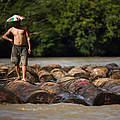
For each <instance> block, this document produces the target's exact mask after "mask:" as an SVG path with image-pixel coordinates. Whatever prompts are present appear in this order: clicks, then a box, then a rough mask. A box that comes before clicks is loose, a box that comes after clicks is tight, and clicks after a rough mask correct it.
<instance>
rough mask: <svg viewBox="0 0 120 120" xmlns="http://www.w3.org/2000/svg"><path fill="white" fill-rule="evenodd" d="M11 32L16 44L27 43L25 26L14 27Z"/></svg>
mask: <svg viewBox="0 0 120 120" xmlns="http://www.w3.org/2000/svg"><path fill="white" fill-rule="evenodd" d="M11 33H12V34H13V36H14V44H15V45H26V30H25V27H20V28H15V27H12V29H11Z"/></svg>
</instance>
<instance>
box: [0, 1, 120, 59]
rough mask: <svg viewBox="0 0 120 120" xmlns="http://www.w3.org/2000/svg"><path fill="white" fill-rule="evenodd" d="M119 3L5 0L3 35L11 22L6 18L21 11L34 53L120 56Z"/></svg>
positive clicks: (2, 3) (2, 6)
mask: <svg viewBox="0 0 120 120" xmlns="http://www.w3.org/2000/svg"><path fill="white" fill-rule="evenodd" d="M119 6H120V4H119V0H26V1H25V0H2V1H0V12H1V14H0V28H1V29H0V36H1V35H2V34H3V33H4V32H6V31H7V29H8V28H9V27H11V26H12V24H10V23H9V24H8V23H6V20H7V19H8V18H9V17H10V16H12V15H13V14H19V15H22V16H24V17H25V18H26V19H25V20H23V22H22V24H23V25H27V26H28V28H29V31H30V35H31V43H32V56H119V55H120V53H119V44H120V42H119V39H120V31H119V29H120V14H119V13H120V7H119ZM2 44H6V42H5V41H4V40H2V39H0V46H2ZM7 44H8V43H7ZM8 45H9V44H8ZM8 48H9V47H8ZM1 49H2V50H4V49H5V50H6V47H1ZM1 55H2V54H1V53H0V57H2V56H1ZM8 55H9V54H8V53H7V52H6V56H8Z"/></svg>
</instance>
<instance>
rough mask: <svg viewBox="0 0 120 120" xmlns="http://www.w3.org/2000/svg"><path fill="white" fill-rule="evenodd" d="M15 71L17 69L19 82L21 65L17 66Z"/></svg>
mask: <svg viewBox="0 0 120 120" xmlns="http://www.w3.org/2000/svg"><path fill="white" fill-rule="evenodd" d="M15 69H16V73H17V79H16V80H19V79H20V67H19V65H15Z"/></svg>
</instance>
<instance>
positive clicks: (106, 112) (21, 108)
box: [0, 57, 120, 120]
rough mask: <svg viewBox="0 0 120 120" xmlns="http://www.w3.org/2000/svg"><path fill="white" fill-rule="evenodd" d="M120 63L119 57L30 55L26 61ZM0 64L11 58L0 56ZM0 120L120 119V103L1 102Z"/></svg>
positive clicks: (63, 63) (76, 64)
mask: <svg viewBox="0 0 120 120" xmlns="http://www.w3.org/2000/svg"><path fill="white" fill-rule="evenodd" d="M109 63H116V64H118V65H120V58H119V57H109V58H107V57H94V58H92V57H91V58H87V57H85V58H79V57H78V58H29V65H32V64H40V65H41V66H42V65H48V64H60V65H61V66H67V65H73V66H78V65H88V64H96V65H105V64H109ZM0 64H10V59H0ZM0 120H120V105H117V104H115V105H104V106H83V105H80V104H71V103H59V104H29V103H28V104H1V105H0Z"/></svg>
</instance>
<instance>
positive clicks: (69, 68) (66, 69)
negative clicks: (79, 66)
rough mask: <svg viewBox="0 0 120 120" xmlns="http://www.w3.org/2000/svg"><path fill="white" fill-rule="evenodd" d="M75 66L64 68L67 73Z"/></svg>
mask: <svg viewBox="0 0 120 120" xmlns="http://www.w3.org/2000/svg"><path fill="white" fill-rule="evenodd" d="M74 67H75V66H63V70H64V71H65V72H66V73H67V72H69V71H70V70H71V69H72V68H74Z"/></svg>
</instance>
